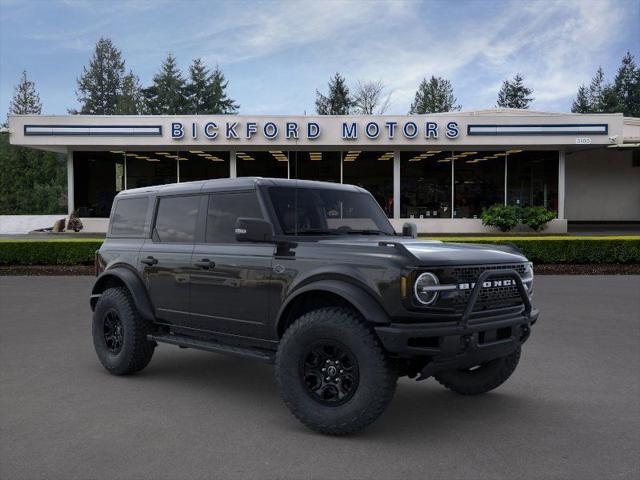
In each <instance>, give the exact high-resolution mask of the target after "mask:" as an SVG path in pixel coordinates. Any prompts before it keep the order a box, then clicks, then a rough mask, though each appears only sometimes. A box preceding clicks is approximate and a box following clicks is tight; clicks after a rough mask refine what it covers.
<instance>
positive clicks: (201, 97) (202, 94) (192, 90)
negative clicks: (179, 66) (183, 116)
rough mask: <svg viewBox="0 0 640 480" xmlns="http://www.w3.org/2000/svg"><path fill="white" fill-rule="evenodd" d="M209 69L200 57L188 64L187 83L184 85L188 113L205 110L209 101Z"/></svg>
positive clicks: (204, 111) (195, 113)
mask: <svg viewBox="0 0 640 480" xmlns="http://www.w3.org/2000/svg"><path fill="white" fill-rule="evenodd" d="M209 77H210V74H209V70H208V69H207V67H206V66H205V64H204V63H203V62H202V60H201V59H200V58H196V59H195V60H194V61H193V63H191V66H189V83H188V84H187V86H186V87H185V93H186V96H187V100H188V102H189V110H190V111H189V113H192V114H194V115H197V114H200V113H211V112H207V111H206V110H207V107H208V103H209V99H208V97H209V95H208V93H209V92H208V91H207V90H208V88H207V87H208V86H209Z"/></svg>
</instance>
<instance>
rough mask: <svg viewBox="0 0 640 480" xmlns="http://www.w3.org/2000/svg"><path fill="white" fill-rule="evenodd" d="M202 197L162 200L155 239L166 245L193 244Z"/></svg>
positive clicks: (157, 216) (165, 198) (166, 198)
mask: <svg viewBox="0 0 640 480" xmlns="http://www.w3.org/2000/svg"><path fill="white" fill-rule="evenodd" d="M200 198H201V197H200V196H198V195H189V196H182V197H164V198H160V202H159V204H158V213H157V215H156V225H155V228H154V231H153V238H154V240H156V241H159V242H164V243H193V242H194V241H195V238H196V223H197V220H198V205H199V204H200Z"/></svg>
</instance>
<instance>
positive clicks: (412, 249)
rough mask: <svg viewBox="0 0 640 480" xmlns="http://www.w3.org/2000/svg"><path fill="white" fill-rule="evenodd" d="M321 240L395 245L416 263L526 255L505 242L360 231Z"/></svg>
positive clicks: (504, 259)
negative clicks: (500, 243)
mask: <svg viewBox="0 0 640 480" xmlns="http://www.w3.org/2000/svg"><path fill="white" fill-rule="evenodd" d="M320 243H322V244H330V245H331V246H334V247H336V248H339V247H340V246H345V247H347V246H350V247H356V246H357V247H359V248H362V249H367V248H371V249H372V253H373V250H375V252H376V253H379V249H380V248H396V249H397V250H399V251H401V252H403V253H404V254H405V255H410V256H411V257H413V260H414V261H415V262H416V263H418V264H419V265H442V266H444V265H473V264H503V263H521V262H526V261H527V258H526V257H525V256H524V255H523V254H522V253H521V252H520V251H519V250H518V249H517V248H515V247H512V246H509V245H486V244H476V243H455V242H442V241H439V240H416V239H413V238H406V237H393V236H377V235H376V236H374V235H363V236H357V237H355V236H354V237H340V238H332V239H327V240H321V241H320Z"/></svg>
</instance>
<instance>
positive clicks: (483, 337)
mask: <svg viewBox="0 0 640 480" xmlns="http://www.w3.org/2000/svg"><path fill="white" fill-rule="evenodd" d="M505 274H507V275H509V276H511V277H512V278H514V280H515V281H516V284H517V286H518V290H519V292H520V296H521V298H522V302H523V307H522V308H521V309H520V311H517V312H515V313H514V312H511V313H509V314H503V315H494V316H491V317H477V316H474V314H473V309H474V306H475V303H476V301H477V299H478V295H479V293H480V290H481V289H482V288H483V287H482V284H483V282H484V281H486V280H487V279H489V278H491V277H493V276H497V275H501V276H504V275H505ZM538 315H539V311H538V310H536V309H533V308H532V306H531V302H530V300H529V297H528V294H527V292H526V289H525V288H524V286H523V284H522V281H521V279H520V276H519V275H518V274H517V273H516V272H515V271H508V272H505V271H504V270H503V271H500V272H497V271H486V272H484V273H483V274H482V275H480V277H479V278H478V281H477V282H476V286H475V287H474V290H473V292H472V294H471V296H470V298H469V303H468V304H467V306H466V308H465V312H464V313H463V314H462V315H461V316H460V319H459V320H458V321H448V322H439V323H420V324H415V323H413V324H407V323H392V324H390V325H384V326H378V327H375V331H376V333H377V335H378V338H379V339H380V341H381V342H382V345H383V346H384V348H385V349H386V350H387V351H388V352H390V353H392V354H396V355H398V356H400V357H405V358H415V357H420V358H422V359H424V360H425V366H424V368H423V369H422V370H421V372H420V378H421V379H422V378H427V377H429V376H431V375H433V374H434V373H437V372H438V371H443V370H452V369H459V368H469V367H472V366H474V365H478V364H480V363H483V362H487V361H489V360H493V359H495V358H499V357H503V356H506V355H509V354H510V353H512V352H514V351H515V350H517V349H518V348H519V347H520V345H522V344H523V343H524V342H525V341H526V340H527V339H528V338H529V334H530V332H531V325H533V324H534V323H535V322H536V320H537V319H538Z"/></svg>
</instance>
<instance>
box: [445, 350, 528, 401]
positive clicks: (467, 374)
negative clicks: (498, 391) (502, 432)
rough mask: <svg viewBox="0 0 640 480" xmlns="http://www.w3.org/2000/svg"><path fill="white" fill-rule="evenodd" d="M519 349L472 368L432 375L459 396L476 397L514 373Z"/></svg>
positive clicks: (500, 383)
mask: <svg viewBox="0 0 640 480" xmlns="http://www.w3.org/2000/svg"><path fill="white" fill-rule="evenodd" d="M519 360H520V347H518V349H517V350H516V351H514V352H513V353H511V354H509V355H507V356H506V357H500V358H496V359H495V360H491V361H489V362H486V363H482V364H480V365H476V366H474V367H472V368H466V369H461V370H449V371H446V372H440V373H438V374H437V375H434V377H435V379H436V380H437V381H438V382H439V383H440V384H441V385H443V386H445V387H446V388H448V389H449V390H452V391H454V392H456V393H459V394H461V395H478V394H481V393H486V392H489V391H491V390H493V389H495V388H498V387H499V386H500V385H502V384H503V383H504V382H506V381H507V380H508V379H509V377H510V376H511V374H512V373H513V372H514V371H515V369H516V367H517V366H518V362H519Z"/></svg>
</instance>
